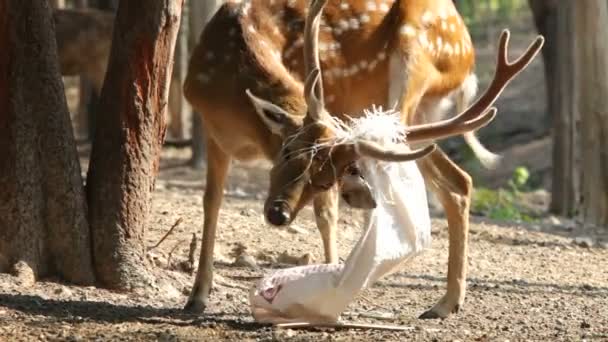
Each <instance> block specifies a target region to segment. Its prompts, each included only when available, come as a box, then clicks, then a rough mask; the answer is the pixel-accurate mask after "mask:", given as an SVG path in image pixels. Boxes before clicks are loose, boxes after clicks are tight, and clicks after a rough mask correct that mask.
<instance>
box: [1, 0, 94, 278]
mask: <svg viewBox="0 0 608 342" xmlns="http://www.w3.org/2000/svg"><path fill="white" fill-rule="evenodd" d="M52 20H53V19H52V15H51V7H50V6H49V3H48V2H47V1H46V0H35V1H23V0H5V1H0V46H2V47H3V53H0V160H1V161H2V162H1V163H0V189H2V190H1V191H0V254H2V255H3V256H4V257H5V258H6V259H8V261H9V263H10V264H13V265H15V269H16V270H17V271H20V272H21V274H20V275H21V276H24V277H26V278H27V280H29V281H33V280H36V279H38V278H40V277H44V276H46V275H51V274H53V275H58V276H60V277H61V278H63V279H65V280H67V281H70V282H73V283H77V284H92V283H94V280H95V279H94V274H93V268H92V260H91V249H90V244H91V240H90V234H89V226H88V224H87V220H86V213H87V208H86V202H85V194H84V188H83V186H82V178H81V174H80V164H79V162H78V154H77V151H76V146H75V142H74V136H73V134H72V126H71V123H70V116H69V113H68V109H67V103H66V99H65V92H64V88H63V82H62V81H61V74H60V72H59V65H58V59H57V46H56V41H55V32H54V25H53V24H52ZM0 271H6V270H0Z"/></svg>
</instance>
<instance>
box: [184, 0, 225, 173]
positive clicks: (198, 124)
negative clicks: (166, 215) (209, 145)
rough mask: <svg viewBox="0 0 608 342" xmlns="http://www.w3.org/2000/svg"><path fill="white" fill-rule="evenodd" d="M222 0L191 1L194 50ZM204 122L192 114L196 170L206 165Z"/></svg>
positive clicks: (190, 23)
mask: <svg viewBox="0 0 608 342" xmlns="http://www.w3.org/2000/svg"><path fill="white" fill-rule="evenodd" d="M222 3H223V1H222V0H207V1H190V2H189V3H188V5H189V9H188V10H189V20H188V24H189V29H188V41H189V43H188V45H189V46H190V47H191V49H192V48H194V46H196V44H197V43H198V38H199V36H200V34H201V32H202V31H203V28H204V27H205V25H206V24H207V22H209V20H211V18H212V17H213V15H214V14H215V12H216V11H217V9H218V8H219V7H220V6H221V5H222ZM203 131H204V128H203V121H202V119H201V115H200V113H197V112H193V113H192V157H191V158H190V165H191V166H192V167H193V168H195V169H202V168H203V166H204V165H205V135H204V132H203Z"/></svg>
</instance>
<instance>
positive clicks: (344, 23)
mask: <svg viewBox="0 0 608 342" xmlns="http://www.w3.org/2000/svg"><path fill="white" fill-rule="evenodd" d="M338 25H340V28H341V29H342V30H344V31H346V30H348V21H346V20H344V19H342V20H340V21H339V22H338Z"/></svg>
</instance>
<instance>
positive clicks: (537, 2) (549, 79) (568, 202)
mask: <svg viewBox="0 0 608 342" xmlns="http://www.w3.org/2000/svg"><path fill="white" fill-rule="evenodd" d="M528 3H529V5H530V8H531V9H532V13H533V17H534V23H535V25H536V27H537V29H538V32H539V33H540V34H542V35H543V36H545V38H546V41H545V46H544V47H543V51H542V56H543V61H544V67H545V84H546V87H547V112H548V113H549V115H548V119H549V120H548V121H549V122H551V123H552V128H553V129H552V134H553V148H552V151H553V161H552V165H553V167H552V169H551V172H552V177H551V179H552V191H551V205H550V208H549V210H550V211H551V212H552V213H554V214H556V215H561V216H570V217H571V216H573V215H575V214H576V210H577V206H578V203H579V198H580V191H579V185H578V170H577V165H578V163H577V153H576V152H577V134H576V121H577V120H576V119H577V112H576V108H575V105H574V101H575V93H574V91H575V89H574V71H573V70H572V69H573V68H572V63H573V62H574V60H573V55H572V54H573V52H574V46H573V44H574V36H573V30H574V27H573V25H574V22H573V20H572V17H571V9H572V8H571V7H572V3H571V2H570V3H569V2H561V3H560V2H558V1H557V0H528Z"/></svg>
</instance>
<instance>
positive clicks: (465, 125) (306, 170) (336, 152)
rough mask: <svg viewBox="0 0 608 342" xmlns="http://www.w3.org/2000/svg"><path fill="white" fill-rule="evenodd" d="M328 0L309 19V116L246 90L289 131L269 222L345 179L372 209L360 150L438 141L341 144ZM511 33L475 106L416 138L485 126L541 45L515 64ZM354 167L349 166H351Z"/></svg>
mask: <svg viewBox="0 0 608 342" xmlns="http://www.w3.org/2000/svg"><path fill="white" fill-rule="evenodd" d="M326 2H327V0H312V2H311V5H310V8H309V11H308V16H307V18H306V23H305V28H304V30H305V32H304V63H305V69H306V74H307V75H308V76H307V78H306V80H305V84H304V98H305V104H306V107H307V108H306V115H305V116H303V117H302V116H300V115H298V114H299V113H293V112H292V113H290V112H289V111H288V110H285V109H283V108H281V107H279V106H276V105H274V104H272V103H270V102H267V101H265V100H263V99H260V98H258V97H256V96H255V95H253V94H252V93H251V92H250V91H247V94H248V96H249V97H250V99H251V101H252V102H253V104H254V106H255V108H256V110H257V112H258V114H260V116H261V117H262V119H263V121H264V122H265V123H266V125H267V126H268V127H269V128H270V130H271V131H272V132H274V133H275V134H279V135H281V136H282V137H283V141H284V142H283V147H282V149H281V152H280V154H279V156H278V157H277V160H275V166H274V167H273V168H272V170H271V172H270V189H269V192H268V198H267V200H266V202H265V205H264V212H265V217H266V219H267V221H268V222H269V223H271V224H273V225H276V226H282V225H286V224H289V223H290V222H291V221H292V220H293V219H294V218H295V217H296V216H297V213H298V212H299V211H300V210H301V208H302V207H304V206H305V205H306V204H307V203H309V202H310V201H311V199H312V198H313V197H314V196H315V195H317V194H319V193H321V192H324V191H328V190H330V189H335V188H336V187H338V186H342V190H343V192H342V195H343V198H344V199H345V200H346V201H347V203H348V204H350V205H352V206H354V207H363V208H373V207H375V201H374V199H373V197H372V195H371V192H370V189H369V186H368V185H367V183H366V182H365V180H364V179H363V178H362V177H361V175H360V173H357V172H356V170H357V168H356V163H357V161H358V160H359V159H360V158H361V157H369V158H374V159H377V160H383V161H392V162H404V161H412V160H415V159H418V158H422V157H424V156H426V155H428V154H429V153H431V152H433V151H434V150H435V148H436V146H435V145H434V144H431V145H429V146H427V147H425V148H422V149H417V150H411V149H410V148H408V146H403V149H402V150H388V149H386V148H384V147H382V146H380V145H379V144H377V143H375V142H372V141H357V142H352V143H345V144H340V143H336V141H338V140H337V139H336V138H337V135H338V134H339V132H338V131H339V129H338V127H337V126H336V121H335V120H333V119H332V116H331V115H330V114H329V113H328V112H327V111H326V109H325V105H324V96H323V84H322V79H321V77H320V76H321V67H320V62H319V53H318V34H319V22H320V16H321V12H322V10H323V7H324V6H325V4H326ZM508 38H509V33H508V31H504V32H503V33H502V35H501V37H500V54H499V61H498V66H497V70H496V74H495V78H494V80H493V82H492V84H491V85H490V87H489V88H488V90H486V92H485V93H484V94H483V95H482V96H481V97H480V99H479V100H478V101H477V102H476V103H475V104H473V105H472V106H471V107H470V108H469V109H467V110H465V111H464V112H462V113H460V114H459V115H457V116H455V117H453V118H451V119H448V120H444V121H440V122H435V123H431V124H422V125H416V126H409V127H407V130H406V131H407V132H406V135H407V141H408V143H409V144H417V143H427V144H428V143H432V142H433V141H434V140H438V139H443V138H447V137H451V136H455V135H461V134H463V133H465V132H469V131H473V130H476V129H478V128H481V127H483V126H485V125H487V124H488V123H489V122H491V121H492V120H493V119H494V117H495V115H496V109H495V108H491V106H492V104H493V103H494V101H495V100H496V98H497V97H498V96H499V94H500V93H501V92H502V90H503V89H504V87H505V86H506V84H507V83H508V82H509V81H510V80H511V79H512V78H514V77H515V75H516V74H517V73H519V71H521V70H522V69H524V68H525V67H526V66H527V65H528V64H529V62H530V61H531V60H532V59H533V58H534V56H535V55H536V54H537V53H538V51H539V50H540V47H541V46H542V43H543V41H542V37H541V38H539V39H537V41H535V42H534V43H533V44H532V45H531V46H530V47H529V48H528V50H527V51H526V53H525V54H524V55H523V56H522V57H520V59H519V60H517V61H516V62H515V63H513V64H510V63H508V62H507V59H506V53H507V51H506V45H507V42H508ZM347 170H348V172H347Z"/></svg>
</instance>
